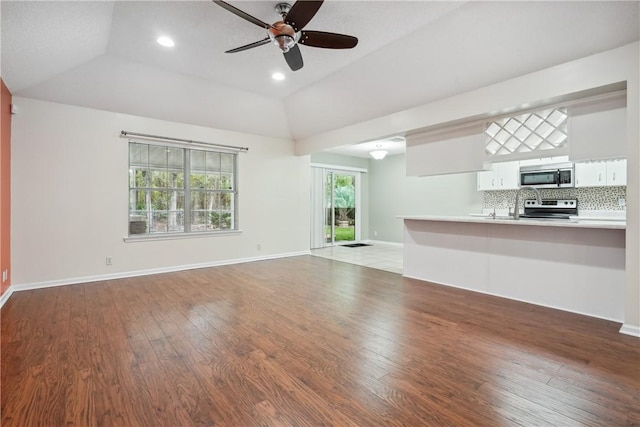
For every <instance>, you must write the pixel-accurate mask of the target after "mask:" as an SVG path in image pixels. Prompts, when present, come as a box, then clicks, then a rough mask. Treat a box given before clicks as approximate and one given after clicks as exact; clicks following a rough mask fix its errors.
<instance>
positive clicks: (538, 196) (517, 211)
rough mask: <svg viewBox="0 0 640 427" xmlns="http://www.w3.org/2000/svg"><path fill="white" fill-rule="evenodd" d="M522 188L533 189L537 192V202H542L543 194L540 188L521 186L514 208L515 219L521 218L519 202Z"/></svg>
mask: <svg viewBox="0 0 640 427" xmlns="http://www.w3.org/2000/svg"><path fill="white" fill-rule="evenodd" d="M522 190H533V192H534V193H536V202H537V203H538V204H539V205H541V204H542V195H541V194H540V190H538V189H537V188H535V187H520V189H519V190H518V192H517V193H516V205H515V206H514V208H513V219H520V209H519V208H518V204H519V202H520V193H521V192H522Z"/></svg>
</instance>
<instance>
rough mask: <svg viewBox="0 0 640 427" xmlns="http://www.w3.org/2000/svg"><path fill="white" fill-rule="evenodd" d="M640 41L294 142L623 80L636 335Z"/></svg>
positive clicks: (430, 121)
mask: <svg viewBox="0 0 640 427" xmlns="http://www.w3.org/2000/svg"><path fill="white" fill-rule="evenodd" d="M639 56H640V43H639V42H635V43H631V44H629V45H626V46H622V47H620V48H617V49H612V50H609V51H606V52H602V53H598V54H595V55H592V56H588V57H585V58H581V59H578V60H575V61H571V62H567V63H565V64H560V65H557V66H554V67H550V68H547V69H544V70H541V71H537V72H534V73H530V74H526V75H524V76H521V77H517V78H514V79H510V80H507V81H504V82H501V83H497V84H494V85H490V86H486V87H483V88H481V89H477V90H473V91H469V92H465V93H463V94H460V95H456V96H452V97H450V98H445V99H442V100H439V101H434V102H431V103H428V104H424V105H421V106H418V107H415V108H412V109H409V110H404V111H400V112H397V113H394V114H390V115H386V116H383V117H379V118H376V119H373V120H368V121H365V122H361V123H358V124H355V125H351V126H346V127H343V128H340V129H335V130H332V131H329V132H324V133H321V134H317V135H313V136H311V137H308V138H305V139H303V140H300V141H297V142H296V152H297V153H298V154H301V155H304V154H309V153H313V152H318V151H322V150H325V149H327V148H333V147H336V146H338V145H341V144H343V141H353V142H354V143H357V142H363V141H369V140H375V139H378V138H380V137H381V136H388V135H396V134H401V133H405V132H410V131H412V130H416V129H422V128H428V127H430V126H437V125H438V124H441V123H451V122H455V121H464V120H467V119H469V118H474V119H478V118H482V117H486V116H487V114H496V115H497V114H505V113H509V112H510V111H514V110H517V109H519V108H524V107H525V106H527V105H528V106H534V105H541V104H542V103H544V102H553V101H558V100H561V99H562V98H563V97H565V96H567V95H568V94H576V93H580V92H582V91H588V90H590V89H592V88H597V87H601V86H606V85H610V84H614V83H618V82H621V81H626V82H627V152H628V163H627V231H626V284H627V286H626V294H625V304H626V309H625V320H624V323H625V325H624V327H625V329H624V330H625V331H626V332H629V333H634V334H637V335H638V336H640V263H638V259H640V148H639V147H640V142H639V140H640V108H639V105H640V96H639V93H640V83H639V74H640V66H639V63H638V62H639Z"/></svg>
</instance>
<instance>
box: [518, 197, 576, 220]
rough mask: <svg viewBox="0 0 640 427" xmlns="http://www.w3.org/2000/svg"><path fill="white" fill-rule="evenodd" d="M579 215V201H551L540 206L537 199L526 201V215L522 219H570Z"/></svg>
mask: <svg viewBox="0 0 640 427" xmlns="http://www.w3.org/2000/svg"><path fill="white" fill-rule="evenodd" d="M576 215H578V200H577V199H550V200H542V204H539V203H538V202H537V201H536V199H528V200H525V201H524V214H523V215H520V218H549V219H569V217H570V216H576Z"/></svg>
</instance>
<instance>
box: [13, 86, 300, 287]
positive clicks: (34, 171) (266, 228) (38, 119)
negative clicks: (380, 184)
mask: <svg viewBox="0 0 640 427" xmlns="http://www.w3.org/2000/svg"><path fill="white" fill-rule="evenodd" d="M13 102H14V104H15V105H16V106H17V107H18V109H19V113H18V114H16V115H14V116H13V125H12V131H13V135H12V153H11V154H12V180H11V182H12V196H13V197H12V216H13V222H12V233H13V234H12V235H13V239H12V259H13V262H12V264H13V284H14V285H15V286H17V287H18V288H19V287H20V286H21V285H22V286H29V285H46V284H56V283H65V282H75V281H84V280H93V279H96V278H101V277H109V276H110V275H111V276H118V275H126V274H130V273H135V272H147V271H162V270H171V269H178V268H182V267H184V266H194V265H200V264H202V265H207V264H215V263H218V262H220V263H222V262H225V261H229V260H237V259H246V258H253V257H269V256H277V255H280V254H291V253H300V252H306V251H308V249H309V215H310V213H309V169H310V168H309V164H310V162H309V156H295V155H294V146H293V142H292V141H290V140H286V139H275V138H267V137H261V136H255V135H248V134H241V133H237V132H230V131H221V130H216V129H211V128H205V127H199V126H193V125H187V124H180V123H174V122H168V121H162V120H154V119H147V118H142V117H136V116H130V115H125V114H118V113H111V112H105V111H99V110H92V109H88V108H82V107H73V106H69V105H62V104H54V103H49V102H43V101H36V100H32V99H27V98H14V101H13ZM121 130H128V131H132V132H141V133H149V134H155V135H164V136H172V137H177V138H185V139H192V140H200V141H210V142H219V143H222V144H228V145H239V146H246V147H249V151H248V153H243V154H240V155H239V160H238V164H239V175H238V180H239V181H238V188H239V224H240V228H241V229H242V230H243V231H242V233H241V234H238V235H227V236H212V237H204V238H189V239H179V240H163V241H146V242H136V243H125V242H124V241H123V237H125V236H126V235H127V232H128V143H127V139H125V138H121V137H120V136H119V134H120V131H121ZM258 244H260V245H261V250H258V249H257V245H258ZM107 256H110V257H112V258H113V265H112V266H106V265H105V257H107Z"/></svg>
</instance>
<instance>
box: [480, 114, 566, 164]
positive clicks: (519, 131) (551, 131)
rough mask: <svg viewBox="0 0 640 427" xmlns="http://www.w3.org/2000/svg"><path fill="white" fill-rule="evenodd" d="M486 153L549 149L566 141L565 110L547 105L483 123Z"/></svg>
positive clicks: (496, 154) (493, 154) (499, 153)
mask: <svg viewBox="0 0 640 427" xmlns="http://www.w3.org/2000/svg"><path fill="white" fill-rule="evenodd" d="M485 134H486V135H487V142H486V145H485V150H486V152H487V154H488V155H489V156H500V155H506V154H513V153H528V152H532V151H542V150H552V149H556V148H562V147H564V146H565V145H566V143H567V109H566V108H550V109H547V110H540V111H536V112H533V113H527V114H521V115H518V116H511V117H505V118H502V119H499V120H496V121H493V122H489V123H487V127H486V130H485Z"/></svg>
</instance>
